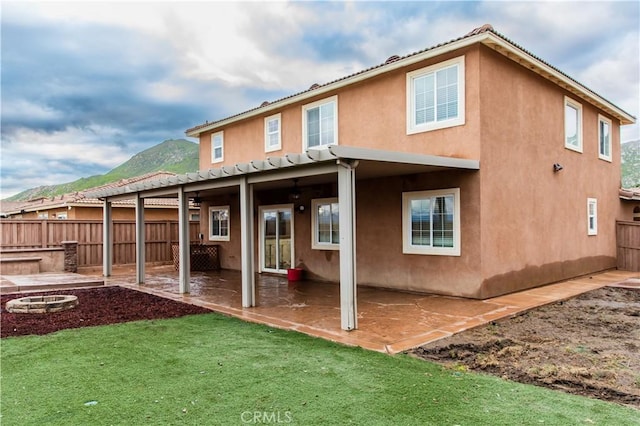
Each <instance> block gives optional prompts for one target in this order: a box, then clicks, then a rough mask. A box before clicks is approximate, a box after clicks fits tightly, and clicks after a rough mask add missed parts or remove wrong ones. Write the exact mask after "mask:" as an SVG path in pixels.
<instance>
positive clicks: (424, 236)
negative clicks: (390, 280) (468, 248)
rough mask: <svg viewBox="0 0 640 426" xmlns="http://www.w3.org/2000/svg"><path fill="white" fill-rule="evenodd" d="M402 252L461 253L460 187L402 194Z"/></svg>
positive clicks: (455, 254)
mask: <svg viewBox="0 0 640 426" xmlns="http://www.w3.org/2000/svg"><path fill="white" fill-rule="evenodd" d="M402 234H403V235H402V245H403V247H402V249H403V250H402V252H403V253H405V254H435V255H448V256H460V188H451V189H442V190H436V191H419V192H404V193H403V194H402Z"/></svg>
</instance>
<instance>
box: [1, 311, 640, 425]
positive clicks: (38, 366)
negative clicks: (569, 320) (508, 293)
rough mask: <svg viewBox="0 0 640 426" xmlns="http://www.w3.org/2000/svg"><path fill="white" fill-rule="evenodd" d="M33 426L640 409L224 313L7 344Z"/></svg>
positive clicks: (526, 418)
mask: <svg viewBox="0 0 640 426" xmlns="http://www.w3.org/2000/svg"><path fill="white" fill-rule="evenodd" d="M1 361H2V364H1V366H2V371H1V372H2V378H1V379H2V394H1V404H2V405H1V418H0V422H1V423H2V425H3V426H5V425H31V424H60V425H71V424H91V425H101V424H105V425H106V424H109V425H118V424H120V425H125V424H126V425H131V424H243V423H246V424H257V423H287V424H305V425H308V424H323V425H324V424H348V423H353V424H367V425H376V424H394V425H404V424H406V425H415V424H436V425H447V424H449V425H454V424H458V425H469V424H474V425H477V424H519V425H524V424H532V425H533V424H535V425H539V424H563V425H564V424H601V425H602V424H616V425H630V424H639V420H638V419H639V416H638V411H637V410H633V409H631V408H626V407H621V406H618V405H614V404H610V403H605V402H601V401H597V400H592V399H587V398H582V397H578V396H573V395H568V394H564V393H561V392H555V391H551V390H547V389H543V388H538V387H534V386H527V385H521V384H518V383H513V382H507V381H504V380H500V379H498V378H495V377H492V376H485V375H478V374H474V373H469V372H466V371H458V370H447V369H445V368H442V367H440V366H438V365H436V364H433V363H429V362H425V361H422V360H418V359H414V358H411V357H408V356H404V355H398V356H387V355H384V354H379V353H375V352H369V351H366V350H362V349H359V348H350V347H345V346H341V345H338V344H333V343H330V342H327V341H324V340H321V339H315V338H312V337H308V336H306V335H302V334H298V333H293V332H287V331H282V330H275V329H271V328H268V327H265V326H261V325H256V324H249V323H244V322H242V321H239V320H236V319H233V318H227V317H223V316H220V315H216V314H205V315H194V316H188V317H183V318H178V319H171V320H158V321H140V322H132V323H125V324H118V325H112V326H103V327H90V328H83V329H77V330H65V331H61V332H58V333H54V334H50V335H46V336H27V337H17V338H8V339H3V340H2V355H1Z"/></svg>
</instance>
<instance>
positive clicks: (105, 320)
mask: <svg viewBox="0 0 640 426" xmlns="http://www.w3.org/2000/svg"><path fill="white" fill-rule="evenodd" d="M53 294H73V295H75V296H78V302H79V304H78V306H76V307H75V308H73V309H69V310H66V311H62V312H54V313H48V314H13V313H10V312H7V311H6V310H5V304H6V303H7V302H8V301H10V300H13V299H17V298H20V297H26V296H46V295H53ZM0 303H1V309H0V312H1V314H0V337H2V338H4V337H11V336H24V335H28V334H38V335H42V334H48V333H53V332H55V331H59V330H64V329H67V328H81V327H90V326H95V325H105V324H116V323H121V322H128V321H138V320H151V319H162V318H177V317H181V316H185V315H192V314H203V313H208V312H211V311H210V310H208V309H205V308H202V307H199V306H193V305H189V304H187V303H182V302H176V301H174V300H170V299H165V298H162V297H159V296H155V295H153V294H147V293H142V292H139V291H135V290H130V289H127V288H123V287H98V288H90V289H76V290H58V291H46V292H38V293H15V294H5V295H2V296H0Z"/></svg>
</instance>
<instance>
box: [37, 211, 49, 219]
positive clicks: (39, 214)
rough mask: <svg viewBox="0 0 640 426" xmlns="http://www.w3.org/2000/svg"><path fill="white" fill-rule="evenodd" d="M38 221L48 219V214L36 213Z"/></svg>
mask: <svg viewBox="0 0 640 426" xmlns="http://www.w3.org/2000/svg"><path fill="white" fill-rule="evenodd" d="M38 219H49V212H44V213H38Z"/></svg>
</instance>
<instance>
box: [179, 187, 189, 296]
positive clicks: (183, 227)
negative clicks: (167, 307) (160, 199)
mask: <svg viewBox="0 0 640 426" xmlns="http://www.w3.org/2000/svg"><path fill="white" fill-rule="evenodd" d="M190 246H191V242H190V241H189V197H187V194H185V192H184V187H180V190H179V191H178V251H179V253H180V255H179V257H180V260H179V265H180V266H179V267H178V276H179V289H180V290H179V291H180V293H189V291H190V288H189V281H190V280H191V253H190Z"/></svg>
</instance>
